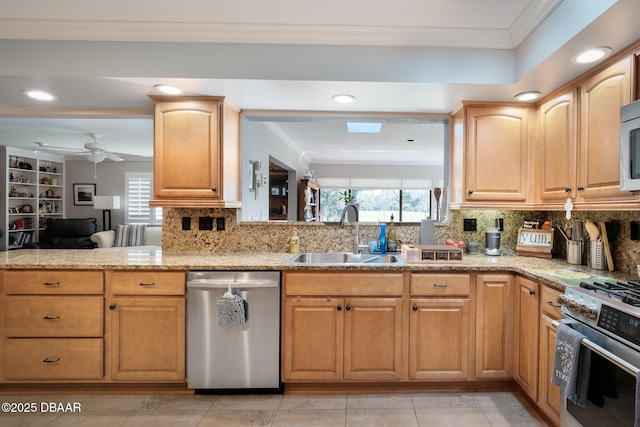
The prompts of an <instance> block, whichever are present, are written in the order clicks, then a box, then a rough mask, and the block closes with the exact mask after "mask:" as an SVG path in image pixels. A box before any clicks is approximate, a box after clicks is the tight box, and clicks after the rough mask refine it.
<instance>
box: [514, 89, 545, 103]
mask: <svg viewBox="0 0 640 427" xmlns="http://www.w3.org/2000/svg"><path fill="white" fill-rule="evenodd" d="M540 95H541V93H540V92H535V91H533V92H522V93H519V94H517V95H516V96H515V98H516V99H517V100H518V101H533V100H534V99H538V98H540Z"/></svg>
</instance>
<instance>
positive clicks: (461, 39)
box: [0, 19, 514, 49]
mask: <svg viewBox="0 0 640 427" xmlns="http://www.w3.org/2000/svg"><path fill="white" fill-rule="evenodd" d="M0 39H14V40H18V39H20V40H76V41H132V42H183V43H252V44H315V45H347V46H405V47H452V48H486V49H513V47H514V46H513V43H512V41H511V39H512V36H511V34H510V32H509V30H507V29H455V28H422V27H380V26H348V25H271V24H218V23H160V22H113V21H63V20H59V21H53V20H12V19H0Z"/></svg>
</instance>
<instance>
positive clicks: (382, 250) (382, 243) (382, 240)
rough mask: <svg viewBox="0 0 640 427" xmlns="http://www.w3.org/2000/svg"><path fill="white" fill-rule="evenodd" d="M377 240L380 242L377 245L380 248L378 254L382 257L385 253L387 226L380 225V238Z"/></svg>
mask: <svg viewBox="0 0 640 427" xmlns="http://www.w3.org/2000/svg"><path fill="white" fill-rule="evenodd" d="M378 240H379V241H380V244H379V245H378V246H379V247H380V253H381V254H383V255H384V254H386V253H387V224H384V223H383V224H380V237H379V238H378Z"/></svg>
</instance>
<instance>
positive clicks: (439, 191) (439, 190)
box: [433, 187, 442, 222]
mask: <svg viewBox="0 0 640 427" xmlns="http://www.w3.org/2000/svg"><path fill="white" fill-rule="evenodd" d="M440 196H442V188H440V187H436V188H434V189H433V197H435V198H436V221H438V222H439V221H440Z"/></svg>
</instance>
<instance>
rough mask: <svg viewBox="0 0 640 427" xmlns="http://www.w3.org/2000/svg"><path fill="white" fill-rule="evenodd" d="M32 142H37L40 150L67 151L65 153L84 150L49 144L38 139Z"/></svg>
mask: <svg viewBox="0 0 640 427" xmlns="http://www.w3.org/2000/svg"><path fill="white" fill-rule="evenodd" d="M34 144H37V145H39V146H40V148H41V149H42V150H41V151H53V152H67V153H73V152H82V151H85V150H83V149H82V148H73V147H58V146H55V145H49V144H47V143H46V142H38V141H34Z"/></svg>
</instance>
